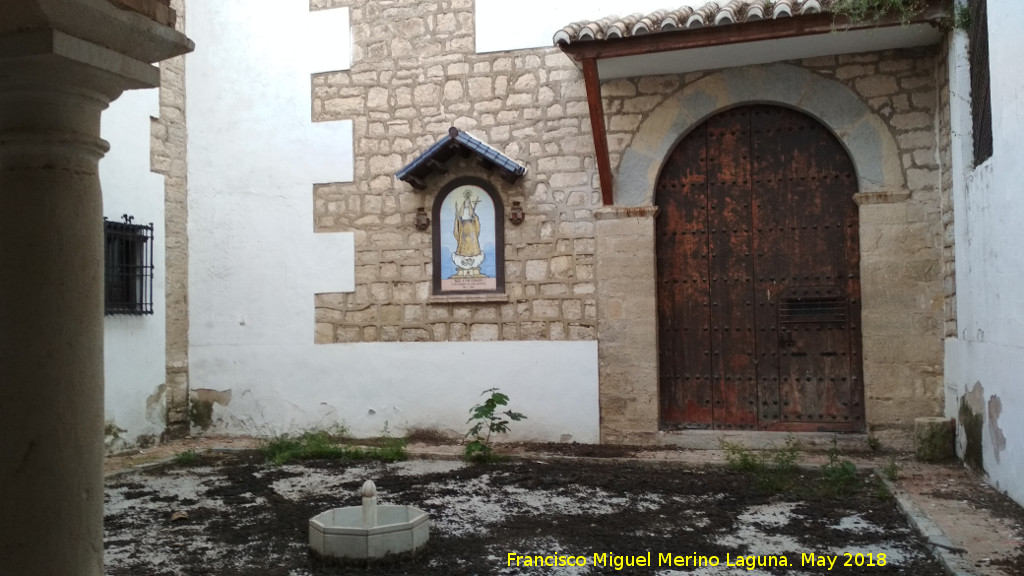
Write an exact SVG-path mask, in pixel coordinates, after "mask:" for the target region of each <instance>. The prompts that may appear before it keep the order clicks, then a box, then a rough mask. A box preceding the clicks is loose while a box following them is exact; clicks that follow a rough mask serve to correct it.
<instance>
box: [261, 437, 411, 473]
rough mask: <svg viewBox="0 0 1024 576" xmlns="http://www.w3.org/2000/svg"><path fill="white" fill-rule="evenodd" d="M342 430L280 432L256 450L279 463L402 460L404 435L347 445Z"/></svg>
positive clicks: (273, 461) (404, 457)
mask: <svg viewBox="0 0 1024 576" xmlns="http://www.w3.org/2000/svg"><path fill="white" fill-rule="evenodd" d="M351 442H352V440H351V439H350V438H348V436H347V431H345V430H344V429H340V430H339V429H335V430H332V431H328V430H312V431H307V432H303V433H302V434H299V435H298V436H293V435H290V434H281V435H280V436H274V437H273V438H270V439H269V440H267V441H265V442H264V443H263V445H262V446H261V447H260V451H261V452H262V453H263V455H264V457H266V459H267V461H269V462H271V463H273V464H276V465H281V464H285V463H287V462H291V461H292V460H312V459H317V458H323V459H341V460H380V461H382V462H396V461H399V460H405V459H406V458H407V456H408V455H407V454H406V451H405V444H406V442H405V438H392V437H390V436H387V435H385V436H384V437H382V438H380V439H378V440H377V441H376V442H375V443H376V444H378V445H376V446H355V445H352V444H351Z"/></svg>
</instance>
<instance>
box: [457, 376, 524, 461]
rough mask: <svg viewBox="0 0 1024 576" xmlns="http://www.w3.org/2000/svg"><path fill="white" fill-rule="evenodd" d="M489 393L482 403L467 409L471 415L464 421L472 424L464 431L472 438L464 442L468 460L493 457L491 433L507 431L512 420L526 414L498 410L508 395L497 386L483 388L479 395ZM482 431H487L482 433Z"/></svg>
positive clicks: (505, 401)
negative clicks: (466, 442)
mask: <svg viewBox="0 0 1024 576" xmlns="http://www.w3.org/2000/svg"><path fill="white" fill-rule="evenodd" d="M488 394H490V396H488V397H487V400H484V403H483V404H477V405H476V406H473V407H472V408H470V409H469V412H470V414H471V416H470V417H469V420H466V423H467V424H469V423H470V422H473V423H474V424H473V426H471V427H470V428H469V432H466V437H467V438H472V439H471V440H470V441H469V443H468V444H466V450H465V456H466V458H467V459H469V460H476V461H486V460H491V459H492V458H493V457H494V452H493V448H492V446H491V434H503V433H506V432H508V430H509V428H508V425H509V424H510V423H512V422H519V421H520V420H526V416H524V415H522V414H520V413H519V412H513V411H512V410H505V411H503V412H499V411H498V407H499V406H508V396H506V395H505V394H502V393H501V392H499V391H498V389H497V388H489V389H487V390H484V391H483V393H482V394H481V396H485V395H488ZM484 431H486V432H487V433H486V434H484Z"/></svg>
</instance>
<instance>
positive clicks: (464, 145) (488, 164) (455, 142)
mask: <svg viewBox="0 0 1024 576" xmlns="http://www.w3.org/2000/svg"><path fill="white" fill-rule="evenodd" d="M456 154H458V155H459V156H462V157H463V158H468V157H469V155H470V154H473V155H475V156H476V157H477V158H478V159H479V160H480V163H481V164H482V165H483V166H484V167H485V168H487V169H488V170H494V169H497V170H499V171H501V176H502V178H504V179H505V180H507V181H509V182H515V181H516V180H518V179H519V177H520V176H522V175H523V174H526V166H523V165H522V164H520V163H518V162H516V161H515V160H513V159H511V158H509V157H508V156H505V155H504V154H502V153H501V152H498V151H497V150H495V149H494V148H491V147H490V146H488V145H487V144H484V143H483V142H481V141H480V140H477V139H476V138H474V137H472V136H470V135H469V134H468V133H467V132H463V131H461V130H459V129H458V128H456V127H454V126H452V127H451V128H449V129H448V134H447V135H446V136H445V137H444V138H441V139H440V140H438V141H437V143H436V144H434V145H433V146H431V147H430V148H428V149H427V150H426V151H425V152H423V154H420V155H419V156H418V157H416V159H415V160H413V161H412V162H410V163H409V164H407V165H406V166H405V167H404V168H402V169H401V170H399V171H398V172H397V173H395V176H396V177H398V179H399V180H401V181H403V182H408V183H409V184H410V185H412V187H413V188H416V189H417V190H424V189H426V187H427V185H426V179H427V177H428V176H430V175H431V174H433V173H434V172H441V173H446V172H448V170H447V169H446V168H445V166H444V165H445V163H446V162H448V161H449V160H451V159H452V157H454V156H455V155H456Z"/></svg>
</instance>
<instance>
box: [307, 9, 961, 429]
mask: <svg viewBox="0 0 1024 576" xmlns="http://www.w3.org/2000/svg"><path fill="white" fill-rule="evenodd" d="M340 6H349V7H350V9H351V22H352V27H353V45H354V49H353V66H352V69H351V70H349V71H345V72H338V73H330V74H321V75H317V76H315V77H314V78H313V102H312V108H313V116H314V120H320V121H325V120H339V119H352V121H353V123H354V128H353V138H354V143H353V144H354V149H355V178H354V182H353V183H341V184H323V185H319V186H317V187H315V189H314V191H313V201H314V203H315V205H314V219H315V223H314V225H315V229H316V230H317V231H322V232H327V231H349V230H352V231H355V233H356V259H357V269H356V291H355V292H354V293H351V294H342V293H336V294H318V295H317V296H316V300H315V306H316V327H315V340H316V342H320V343H331V342H364V341H420V340H432V341H454V340H499V339H500V340H563V339H570V340H581V339H582V340H591V339H598V340H599V351H600V364H601V382H600V387H601V401H602V408H601V410H602V411H601V415H602V434H603V437H604V438H605V440H608V441H616V442H624V441H648V440H650V439H651V436H652V435H651V432H653V431H655V430H656V429H657V425H658V416H657V405H658V402H657V386H656V383H655V385H653V386H651V385H650V384H651V383H650V382H648V381H647V380H649V378H648V377H647V376H650V375H647V376H645V377H644V378H640V377H639V376H637V374H638V373H637V372H635V371H634V372H631V371H629V370H623V369H622V368H623V367H624V366H628V365H629V363H630V362H636V361H637V358H647V359H651V358H656V350H655V348H656V346H655V342H656V340H655V339H652V338H651V337H650V336H651V334H652V333H655V332H654V331H655V330H656V328H655V320H656V318H654V317H653V316H652V315H651V314H653V313H651V314H639V315H634V316H632V317H629V316H622V317H619V316H617V314H619V313H620V312H621V311H617V310H616V309H615V308H608V309H605V307H614V306H621V305H623V303H624V302H633V303H634V304H635V302H634V300H635V299H636V297H637V294H639V292H637V290H640V288H641V284H643V283H644V282H647V280H651V281H653V272H652V277H651V278H650V279H647V278H644V279H641V280H639V282H640V284H629V283H622V282H609V284H608V285H607V286H605V287H602V285H601V282H602V281H603V279H602V278H597V281H596V282H595V268H594V266H595V258H598V259H601V258H603V257H602V256H601V255H600V254H598V252H599V251H600V249H599V246H600V245H601V243H602V242H604V241H605V240H608V242H605V243H606V244H608V245H609V246H611V244H613V242H611V239H602V238H601V232H600V230H601V229H602V226H603V228H605V229H607V230H609V231H611V232H614V234H612V235H613V236H615V235H621V234H619V232H620V231H619V229H620V228H622V227H623V226H625V224H624V222H625V221H623V220H620V219H618V218H614V217H610V216H609V218H608V220H607V221H606V222H605V224H602V223H601V222H602V221H601V220H600V219H599V217H597V216H596V215H595V210H597V209H599V208H600V195H599V186H598V182H597V174H596V164H595V160H594V153H593V143H592V139H591V134H590V122H589V110H588V105H587V102H586V95H585V91H584V86H583V80H582V74H581V73H580V71H579V69H578V68H577V67H576V66H575V65H574V64H573V63H572V62H570V60H569V59H568V58H567V57H566V56H564V55H563V54H562V53H560V52H559V51H557V50H556V49H553V48H549V49H534V50H522V51H515V52H501V53H490V54H475V53H474V39H473V4H472V1H471V0H446V1H443V2H418V3H410V2H399V1H397V0H394V1H376V2H368V3H356V2H352V1H351V0H317V1H315V2H314V5H313V7H314V9H317V8H330V7H340ZM940 59H941V55H939V54H937V50H936V49H934V48H922V49H912V50H897V51H886V52H878V53H865V54H853V55H841V56H829V57H822V58H814V59H808V60H804V61H801V62H793V63H790V65H791V66H794V67H796V68H798V69H800V70H802V71H805V73H806V72H809V73H810V74H812V75H814V76H816V77H817V78H820V79H822V80H824V81H835V82H838V83H839V84H841V85H842V86H844V87H845V88H846V89H848V91H849V93H851V94H853V95H854V97H856V98H857V99H859V100H860V101H862V102H863V104H864V105H866V106H867V109H869V110H870V112H871V116H872V120H871V121H872V122H873V123H875V124H876V125H880V126H881V131H882V133H883V134H884V136H885V138H886V141H887V142H892V143H893V144H892V149H893V153H892V154H889V156H886V157H884V158H882V160H881V162H882V163H883V164H885V167H884V168H879V167H878V166H871V167H867V168H869V169H874V170H877V171H878V172H879V173H881V172H883V171H888V173H890V175H891V174H892V173H895V175H896V176H895V178H894V179H892V182H890V181H889V180H887V181H886V183H887V186H888V187H883V188H881V189H875V190H871V191H870V193H869V194H862V195H858V202H859V203H860V204H861V208H860V214H861V239H860V241H861V250H862V259H861V270H862V294H863V334H864V348H863V349H864V376H865V401H866V414H867V419H868V423H869V425H870V427H871V431H872V433H874V434H876V435H877V436H878V437H880V438H881V439H883V441H887V442H890V443H892V444H901V443H902V442H904V441H906V439H907V438H909V435H908V434H907V432H908V431H909V430H910V429H911V427H912V425H913V419H914V418H915V417H917V416H931V415H938V414H940V413H941V411H942V338H943V335H944V326H943V323H944V320H945V319H947V318H946V313H944V302H945V301H946V298H945V294H944V288H943V280H944V268H943V266H944V260H943V248H944V240H943V238H944V236H943V232H944V223H943V213H942V206H943V203H942V187H941V185H940V180H941V178H942V172H941V170H940V157H939V146H940V144H942V143H940V142H939V140H938V138H937V136H936V134H937V132H938V130H939V129H940V128H941V123H942V119H941V114H939V113H938V111H939V110H940V102H939V101H938V98H939V94H940V92H941V91H942V86H941V85H940V84H939V83H938V81H937V78H939V77H941V71H937V66H938V63H937V62H938V60H940ZM764 70H768V68H765V69H764ZM752 73H753V74H757V73H760V72H758V71H756V70H755V71H753V72H752ZM710 74H713V72H708V73H693V74H686V75H679V76H658V77H643V78H636V79H626V80H614V81H609V82H605V83H604V85H603V87H602V92H603V96H604V106H605V112H606V125H607V127H608V141H609V148H610V152H611V163H612V170H613V172H616V174H617V177H620V176H622V174H621V173H619V169H620V164H621V163H622V159H623V155H624V154H625V152H626V151H627V150H629V149H630V148H631V147H635V146H636V145H637V143H636V141H635V140H636V137H637V133H638V128H639V127H640V126H641V125H642V124H643V123H644V121H645V120H648V119H649V118H651V117H652V114H653V111H654V110H655V109H656V108H657V107H658V106H659V105H661V104H662V103H664V102H666V101H668V100H670V99H672V98H679V97H680V96H679V95H680V93H681V92H682V91H684V90H686V88H687V87H688V86H690V85H692V84H693V83H695V82H698V81H699V80H701V79H702V78H706V77H707V76H709V75H710ZM762 80H763V81H765V82H766V85H768V84H767V82H770V80H771V79H770V78H762ZM718 102H719V105H720V107H725V106H729V105H731V104H736V103H735V102H733V103H730V102H728V101H721V100H719V101H718ZM794 105H799V102H796V103H794ZM818 105H826V106H827V105H828V103H825V104H822V103H818ZM943 105H944V103H943ZM698 120H699V119H695V121H698ZM451 125H454V126H456V127H458V128H460V129H464V130H467V131H469V132H470V133H472V134H474V135H475V136H477V137H479V138H480V139H482V140H484V141H485V142H487V143H489V144H491V145H492V146H494V147H496V148H498V149H499V150H501V151H502V152H504V153H505V154H507V155H508V156H510V157H511V158H513V159H515V160H517V161H519V162H521V163H524V164H526V165H527V166H528V172H527V175H526V176H525V177H524V178H522V179H521V180H520V181H519V182H518V183H517V184H516V185H514V186H509V185H507V184H505V183H503V182H500V181H498V180H497V179H495V178H493V177H492V178H491V180H492V181H493V182H494V183H495V185H496V187H497V188H498V190H499V192H500V193H501V194H502V196H503V199H504V201H505V204H506V205H510V203H511V201H521V202H522V203H523V206H524V208H525V210H526V221H525V223H523V224H522V225H521V226H519V227H513V226H511V225H506V228H505V230H506V260H507V263H506V287H507V292H508V300H507V301H499V302H488V303H473V304H468V303H431V302H430V300H431V298H430V273H431V249H430V246H431V245H430V233H429V230H428V231H427V232H419V231H417V230H415V228H414V227H413V217H414V214H415V212H416V209H417V208H419V207H426V208H428V209H429V207H430V206H431V202H432V200H433V198H434V197H435V195H436V191H437V189H439V188H440V186H441V185H442V184H443V183H444V181H445V179H444V178H438V177H436V176H435V177H433V178H434V180H432V181H429V182H428V184H429V188H428V190H427V191H425V192H416V191H413V189H412V188H411V187H409V186H407V185H405V184H404V183H401V182H399V181H397V180H396V179H395V177H394V173H395V172H396V171H397V170H399V169H400V168H401V167H402V166H403V165H405V164H406V163H408V162H409V161H411V160H412V159H413V158H415V157H417V156H418V155H419V154H420V153H422V152H423V151H424V150H425V149H426V148H427V147H429V146H430V145H432V144H433V143H434V142H436V141H437V140H438V139H440V138H441V137H442V136H444V134H445V131H446V130H447V128H448V127H449V126H451ZM865 168H866V167H864V166H860V167H859V168H858V169H859V170H863V169H865ZM454 170H455V171H457V172H458V173H460V174H467V175H483V176H487V173H486V172H484V171H482V169H480V168H479V167H476V166H471V165H467V164H463V165H460V166H457V167H455V168H454ZM647 177H648V178H650V181H649V182H646V183H643V184H642V185H643V186H646V187H648V189H650V190H653V185H654V182H653V178H654V177H656V174H655V175H647ZM893 182H895V183H896V184H892V183H893ZM890 184H892V185H890ZM646 203H647V204H649V203H650V198H649V197H648V199H647V200H646ZM643 204H644V202H640V205H643ZM634 224H636V225H637V226H640V228H639V229H638V230H641V229H642V230H646V227H649V225H651V214H646V215H644V216H643V217H642V221H637V223H634ZM947 224H948V223H947ZM617 231H619V232H617ZM611 232H610V233H611ZM638 234H639V232H638ZM641 236H643V234H639V236H638V237H637V238H636V244H635V249H636V252H635V254H636V255H637V256H638V257H640V256H642V258H640V259H638V262H640V261H641V260H642V261H646V259H647V258H649V257H650V258H653V250H654V246H653V237H652V238H647V237H646V236H643V237H641ZM606 254H607V255H609V256H611V255H612V254H611V253H606ZM619 256H621V255H619ZM613 260H614V258H610V259H609V260H608V261H609V262H611V261H613ZM638 265H640V264H638ZM599 266H600V264H599ZM652 270H653V269H652ZM613 280H614V279H613ZM616 291H618V292H616ZM648 299H651V296H650V295H649V296H648ZM653 306H654V302H653V300H651V301H650V302H649V307H650V308H651V309H653ZM599 307H601V309H598V308H599ZM636 342H646V343H647V345H649V346H650V347H651V350H649V351H648V352H650V354H648V355H640V356H636V357H633V356H630V354H633V353H636V354H640V351H638V350H636V345H635V343H636ZM650 366H653V367H655V370H656V366H655V364H654V363H653V360H652V361H651V363H650ZM645 374H646V372H645ZM641 380H642V381H643V382H641Z"/></svg>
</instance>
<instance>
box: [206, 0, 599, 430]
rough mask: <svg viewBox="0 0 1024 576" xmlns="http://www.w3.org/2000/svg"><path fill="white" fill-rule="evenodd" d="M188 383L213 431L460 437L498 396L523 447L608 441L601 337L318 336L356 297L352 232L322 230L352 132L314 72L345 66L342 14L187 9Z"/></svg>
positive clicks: (275, 8)
mask: <svg viewBox="0 0 1024 576" xmlns="http://www.w3.org/2000/svg"><path fill="white" fill-rule="evenodd" d="M187 34H188V35H189V37H190V38H192V39H193V40H195V42H196V51H195V52H194V53H193V54H191V55H189V56H188V58H187V61H186V72H187V80H186V89H187V99H188V114H189V118H188V123H189V142H188V178H189V249H190V254H189V304H190V305H189V310H190V314H191V318H190V323H191V327H190V333H189V358H190V367H189V377H190V387H191V390H192V394H193V398H194V399H196V400H203V399H213V401H214V404H213V414H214V420H215V428H216V429H218V430H221V431H227V432H237V433H268V434H269V433H277V432H281V431H294V430H298V429H303V428H308V427H315V426H323V427H326V426H331V425H333V424H336V423H344V424H345V425H346V426H348V427H349V428H350V429H351V430H352V432H353V433H355V434H357V435H373V434H378V433H380V432H381V431H382V430H383V428H384V426H385V423H386V424H387V426H388V428H389V430H390V431H392V432H401V431H402V430H403V429H404V428H406V427H408V426H437V427H439V428H442V429H455V430H460V431H461V430H464V429H465V421H466V417H467V416H468V414H467V411H468V409H469V407H470V405H471V404H473V403H474V402H476V401H477V400H478V399H479V394H480V391H481V390H483V389H485V388H489V387H493V386H498V387H501V388H502V389H503V390H505V391H506V392H508V393H509V394H510V396H512V398H513V403H514V408H515V409H517V410H519V411H521V412H524V413H526V414H527V415H528V416H529V418H530V419H529V424H528V426H519V427H517V428H516V430H517V431H518V437H521V438H535V439H547V440H559V439H562V438H563V435H566V436H567V437H571V438H573V439H575V440H578V441H586V442H596V441H597V440H598V409H597V344H596V343H595V342H565V343H525V342H496V343H438V344H429V343H386V344H385V343H382V344H322V345H315V344H314V343H313V333H314V330H313V328H314V320H313V295H314V294H315V293H317V292H348V291H353V290H354V242H355V239H354V237H353V234H351V233H341V234H314V233H313V216H312V210H313V200H312V198H313V194H312V187H313V184H314V183H321V182H345V181H351V179H352V173H353V170H352V162H353V158H352V132H351V124H350V123H349V122H330V123H312V122H311V121H310V117H311V89H310V74H311V73H314V72H323V71H331V70H342V69H347V68H348V66H349V50H350V44H349V43H350V40H349V38H350V34H349V30H348V13H347V10H344V9H336V10H323V11H316V12H309V11H308V2H305V1H300V0H282V1H279V2H272V3H261V4H260V9H259V10H255V9H252V7H251V2H248V1H246V0H225V1H219V2H200V3H195V4H190V5H189V16H188V29H187Z"/></svg>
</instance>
